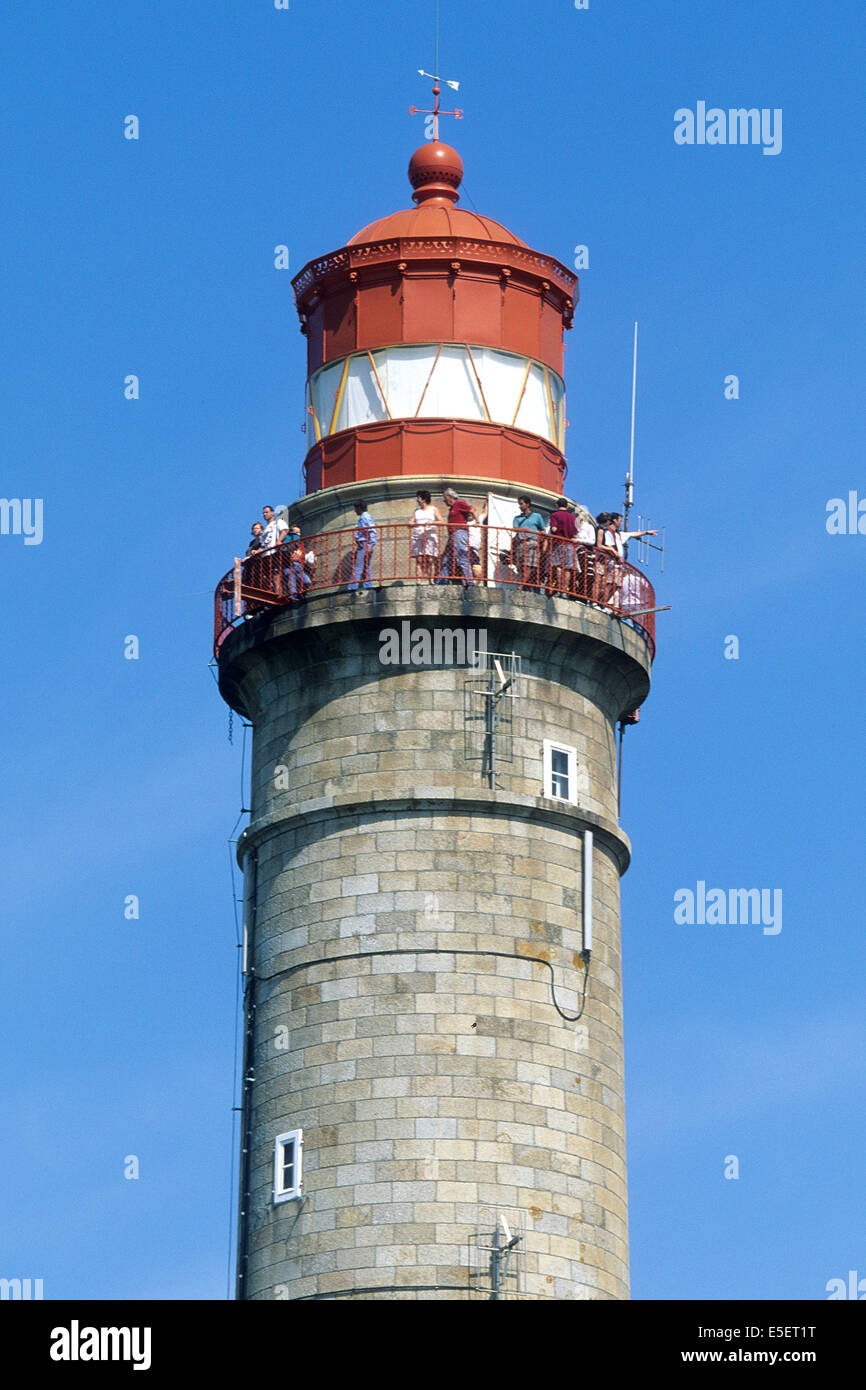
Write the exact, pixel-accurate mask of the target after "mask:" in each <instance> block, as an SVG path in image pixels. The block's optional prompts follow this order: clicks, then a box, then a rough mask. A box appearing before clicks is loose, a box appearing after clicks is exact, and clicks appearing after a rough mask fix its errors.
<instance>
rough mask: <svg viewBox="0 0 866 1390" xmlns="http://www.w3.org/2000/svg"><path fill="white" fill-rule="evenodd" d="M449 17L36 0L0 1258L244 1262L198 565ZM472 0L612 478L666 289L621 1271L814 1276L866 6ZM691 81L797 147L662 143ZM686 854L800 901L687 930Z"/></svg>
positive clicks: (504, 189)
mask: <svg viewBox="0 0 866 1390" xmlns="http://www.w3.org/2000/svg"><path fill="white" fill-rule="evenodd" d="M432 12H433V6H432V4H428V3H426V0H425V3H408V4H407V3H397V2H396V0H387V3H386V2H385V0H382V2H381V3H376V4H369V5H364V6H361V5H358V4H350V3H347V2H346V0H339V3H333V2H332V0H317V3H316V4H313V3H312V0H291V8H290V9H289V10H288V11H276V10H275V9H274V8H273V4H272V3H270V0H257V2H256V3H245V4H243V5H233V6H229V5H226V4H217V5H213V6H208V7H202V6H201V5H199V4H191V3H187V2H184V0H181V2H180V3H176V4H173V5H171V6H167V5H159V4H153V3H150V4H148V3H141V4H139V5H136V6H133V7H123V6H120V7H119V6H116V5H110V4H108V3H92V4H89V5H87V6H85V7H83V9H82V8H81V7H79V8H77V9H76V8H74V7H69V6H66V5H61V4H59V3H50V0H49V3H46V4H42V5H39V6H38V7H31V9H29V10H27V12H26V13H25V12H24V11H19V12H18V13H16V14H15V16H14V17H13V18H12V19H10V21H9V23H8V25H7V35H6V47H7V64H6V73H5V76H4V90H3V92H2V95H0V104H2V136H0V172H2V181H3V186H4V191H5V195H6V196H5V203H6V214H5V218H4V226H3V229H2V231H0V253H2V261H3V264H4V266H5V269H6V275H5V281H6V284H5V287H4V300H5V314H4V316H3V322H2V328H0V332H2V346H3V358H4V373H3V376H4V387H5V409H4V412H3V418H4V433H5V440H4V443H5V449H4V461H3V477H2V484H0V493H2V495H3V496H4V497H7V498H16V497H17V498H42V499H43V501H44V537H43V540H42V543H41V544H40V545H32V546H25V545H24V542H23V537H21V536H14V535H0V575H2V585H3V596H4V602H3V627H4V649H5V663H4V680H3V688H2V694H0V701H2V706H0V708H2V716H3V727H4V729H5V736H4V739H5V750H4V754H5V756H4V758H3V765H4V769H5V776H4V778H3V785H2V797H3V800H4V803H5V805H4V818H3V824H4V826H5V827H6V833H5V837H4V846H3V852H2V896H3V902H4V905H5V908H6V911H5V913H4V916H5V923H6V932H5V944H4V952H3V966H4V975H5V986H6V987H5V990H4V994H5V1001H4V1002H5V1008H4V1017H5V1032H6V1044H5V1047H4V1049H3V1075H2V1086H3V1093H4V1096H5V1100H6V1104H5V1106H4V1132H5V1133H4V1142H3V1145H2V1163H0V1176H2V1181H0V1194H2V1195H0V1203H2V1219H0V1229H2V1231H3V1237H2V1244H0V1249H2V1256H0V1264H2V1268H0V1274H2V1275H4V1276H6V1277H14V1276H18V1277H41V1278H43V1279H44V1281H45V1294H46V1297H49V1298H62V1297H76V1298H78V1297H81V1298H105V1297H117V1298H133V1297H142V1298H157V1297H162V1298H209V1299H219V1298H223V1297H225V1295H226V1288H227V1278H226V1270H227V1255H228V1248H229V1239H228V1220H229V1210H230V1206H231V1203H232V1177H231V1165H232V1113H231V1106H232V1103H233V1055H234V1020H235V991H236V985H235V979H236V955H237V951H236V946H235V924H234V915H233V907H232V900H231V899H232V890H231V883H230V876H229V856H228V851H227V843H226V842H227V839H228V837H229V834H230V833H231V830H232V826H233V825H234V823H235V820H236V817H237V814H238V811H239V809H240V806H241V804H242V800H241V797H242V791H241V740H240V736H239V721H237V720H236V721H235V740H234V743H233V744H230V743H229V740H228V714H227V710H226V708H225V706H224V705H223V704H222V702H221V700H220V699H219V696H218V694H217V692H216V688H215V686H214V683H213V680H212V676H211V674H210V673H209V671H208V669H207V666H208V661H209V658H210V640H211V624H212V592H213V587H214V584H215V582H216V580H217V579H218V578H219V576H220V575H221V574H222V573H223V572H224V571H225V570H226V569H227V568H228V567H229V565H230V563H231V559H232V556H233V555H234V554H235V553H236V552H237V551H238V549H239V548H241V547H242V546H243V544H244V543H245V538H246V535H247V533H248V530H249V525H250V523H251V521H252V520H253V519H254V518H255V517H256V516H257V515H258V514H259V512H260V508H261V504H262V502H263V501H270V500H273V501H276V502H281V501H288V500H291V499H292V498H293V497H294V496H296V495H297V493H298V492H299V490H300V484H299V479H300V465H301V462H302V459H303V454H304V450H305V439H304V435H303V434H302V432H301V430H302V425H303V421H304V413H303V401H304V398H303V384H304V371H305V362H304V340H303V338H302V337H301V335H300V333H299V332H298V326H297V319H296V315H295V311H294V307H293V302H292V294H291V286H290V278H291V274H294V273H296V272H297V271H298V270H300V269H301V267H302V266H303V265H304V264H305V262H306V261H307V260H309V259H311V258H312V257H314V256H317V255H319V254H322V253H324V252H327V251H330V250H333V249H336V248H337V247H338V246H341V245H343V244H344V243H345V241H346V240H347V239H348V238H349V237H350V236H351V235H352V234H353V233H354V232H355V231H356V230H357V229H358V228H359V227H361V226H363V225H365V224H366V223H367V222H369V221H370V220H372V219H373V218H375V217H378V216H382V215H384V214H386V213H388V212H389V211H392V210H394V209H395V208H397V207H402V206H405V205H406V204H407V202H408V201H409V197H408V184H407V180H406V173H405V171H406V165H407V163H408V158H409V155H410V154H411V152H412V150H413V149H414V148H415V147H416V146H417V145H418V144H420V143H421V140H422V138H423V121H422V119H421V118H419V117H416V118H414V120H413V119H412V118H410V117H409V115H408V107H409V105H410V104H412V103H414V104H416V105H424V106H426V105H427V104H428V100H427V98H428V96H429V92H428V88H427V84H426V83H424V82H422V81H421V79H420V78H418V77H417V76H416V69H417V68H420V67H424V68H427V69H428V70H430V69H431V68H432V63H433V53H432V48H433V41H432V28H433V26H432ZM441 16H442V19H441V25H442V28H441V63H440V66H441V68H442V74H443V76H446V77H454V78H457V79H459V80H460V81H461V84H462V85H461V90H460V95H459V103H460V105H461V106H462V107H463V108H464V110H465V113H466V115H465V119H464V120H463V121H462V122H460V123H459V124H458V123H455V122H453V121H444V122H443V135H444V137H445V138H446V139H450V140H453V141H454V143H455V144H456V145H457V146H458V148H459V149H460V152H461V154H462V156H463V160H464V164H465V168H466V177H465V181H464V185H463V192H464V202H465V204H466V205H467V206H469V207H476V208H477V209H478V210H480V211H482V212H484V213H486V214H487V215H489V216H492V217H495V218H497V219H499V220H501V221H503V222H504V223H506V225H507V226H509V227H510V228H512V230H513V231H515V232H516V233H517V234H518V235H519V236H521V237H523V238H524V239H525V240H527V241H528V242H530V243H531V244H532V245H533V246H535V247H537V248H538V249H539V250H542V251H546V252H549V253H552V254H553V255H555V256H557V257H558V258H559V259H560V260H562V261H564V262H565V263H566V264H570V263H571V260H572V257H573V255H574V247H575V246H576V245H578V244H586V245H587V246H588V247H589V257H590V263H589V268H588V269H586V270H584V271H582V272H581V303H580V305H579V307H578V310H577V314H576V317H575V327H574V329H573V331H572V332H571V333H570V334H569V335H568V353H567V358H566V362H567V366H566V388H567V393H568V410H567V414H568V418H569V421H570V428H569V432H568V461H569V477H568V491H569V493H570V495H572V496H574V497H575V498H577V499H578V500H580V501H582V502H585V503H586V504H587V505H588V506H589V507H590V508H591V509H592V510H593V511H598V510H601V509H602V508H606V507H613V506H615V505H618V504H619V502H620V500H621V484H622V478H623V475H624V472H625V465H626V461H627V456H628V427H629V418H628V411H629V398H630V390H631V377H630V373H631V340H632V324H633V321H634V320H635V319H637V320H639V322H640V352H641V355H640V374H639V384H638V415H637V464H636V476H637V501H638V506H639V509H640V510H642V511H643V512H644V513H645V514H646V513H648V514H649V516H650V517H651V519H652V521H653V523H654V524H659V525H661V524H664V525H665V526H666V528H667V551H666V559H665V570H664V574H663V575H661V574H659V572H658V567H657V566H651V567H650V568H649V573H650V575H651V577H652V579H653V581H654V582H655V583H656V586H657V590H658V596H659V601H660V602H662V603H666V604H671V605H672V609H671V612H670V613H665V614H662V615H660V617H659V620H658V628H659V648H658V657H657V660H656V665H655V675H654V687H653V692H652V695H651V697H650V699H649V701H648V703H647V705H646V706H645V709H644V711H643V718H642V722H641V724H640V725H639V726H638V727H637V728H635V729H630V730H629V731H628V732H627V733H626V737H625V764H624V793H623V825H624V827H625V829H626V831H627V832H628V834H629V835H630V836H631V839H632V842H633V846H634V862H633V865H632V867H631V869H630V870H629V873H628V874H627V876H626V878H625V880H624V882H623V939H624V953H625V955H624V960H625V967H624V968H625V1006H626V1060H627V1079H628V1094H627V1122H628V1134H629V1178H630V1210H631V1230H632V1277H633V1295H634V1297H636V1298H653V1297H658V1298H664V1299H688V1298H734V1297H736V1298H746V1299H777V1298H778V1299H791V1298H806V1299H821V1298H824V1297H826V1293H825V1285H826V1283H827V1281H828V1280H829V1279H831V1278H834V1277H843V1278H844V1277H846V1275H847V1271H848V1270H849V1269H857V1270H858V1271H859V1272H860V1274H861V1276H866V1245H864V1237H863V1229H864V1220H863V1218H864V1214H866V1212H864V1206H866V1199H864V1194H863V1185H862V1181H861V1180H860V1174H859V1162H858V1158H859V1154H860V1152H861V1151H862V1148H863V1145H864V1142H866V1133H864V1130H866V1120H864V1107H863V1091H864V1072H866V1020H864V1010H863V1002H862V996H863V990H862V974H863V966H864V951H863V944H862V942H863V926H864V912H863V885H864V882H866V861H864V853H863V833H862V823H863V815H862V802H863V795H862V788H863V775H864V753H863V749H864V739H863V733H862V728H861V720H860V711H859V704H860V699H859V697H860V692H861V690H862V688H863V681H864V676H866V671H864V665H866V663H864V656H863V651H864V644H863V640H862V623H863V613H864V583H863V573H864V563H866V535H838V536H831V535H828V533H827V530H826V525H825V520H826V514H827V513H826V508H827V503H828V501H829V499H830V498H833V497H847V494H848V492H849V490H851V489H854V490H858V489H859V496H861V497H864V498H866V472H864V468H863V433H864V431H863V423H864V422H863V414H864V406H863V393H862V389H861V382H862V380H863V375H864V356H866V354H864V335H863V314H862V294H861V291H860V281H861V278H862V254H863V227H864V221H866V219H864V206H863V203H864V197H863V181H862V163H863V155H862V129H863V118H864V99H863V94H862V69H863V58H864V52H863V50H864V43H863V20H862V10H861V7H860V6H859V5H856V4H854V3H848V0H836V3H834V4H833V5H831V6H829V7H827V6H818V5H815V4H808V3H803V0H793V3H792V2H791V0H788V2H787V3H784V4H783V3H781V0H772V2H771V0H750V2H749V3H748V4H745V3H734V4H730V5H727V6H724V7H707V6H694V7H686V6H683V5H682V4H679V3H675V2H674V0H660V3H656V4H653V5H647V4H637V3H634V0H632V3H626V4H623V3H613V0H590V8H589V9H588V10H586V11H576V10H575V9H574V6H573V5H572V4H571V3H569V2H568V0H537V2H536V3H534V4H532V5H526V4H517V3H515V0H504V2H503V3H498V4H495V5H493V4H473V5H466V4H463V5H458V4H457V3H456V0H442V4H441ZM698 101H706V103H707V105H708V106H718V107H721V108H724V109H727V108H730V107H740V106H745V107H753V106H754V107H759V108H764V107H767V108H772V109H775V108H780V109H781V110H782V111H783V148H782V151H781V153H779V154H778V155H777V156H769V157H768V156H765V155H763V153H762V151H761V149H760V148H759V147H754V146H747V147H744V146H736V145H735V146H697V145H695V146H680V145H677V144H676V143H675V141H674V138H673V133H674V112H675V111H676V110H677V109H678V108H681V107H691V108H692V109H695V107H696V105H697V103H698ZM130 113H132V114H136V115H137V116H138V117H139V120H140V138H139V140H137V141H127V140H125V139H124V138H123V121H124V117H126V116H127V115H128V114H130ZM280 243H285V244H286V245H288V247H289V249H290V256H291V271H290V273H288V274H287V273H286V272H281V271H277V270H275V269H274V265H273V248H274V246H275V245H277V244H280ZM129 373H135V374H136V375H138V376H139V378H140V383H141V386H140V399H139V400H137V401H128V400H126V399H124V392H123V384H124V378H125V377H126V376H127V375H128V374H129ZM731 373H734V374H736V375H737V376H738V377H739V382H740V397H739V399H738V400H726V399H725V396H724V382H725V378H726V376H728V375H729V374H731ZM129 634H134V635H136V636H137V637H138V638H139V641H140V658H139V659H138V660H137V661H128V660H125V659H124V655H123V647H124V638H125V637H126V636H127V635H129ZM729 635H735V636H737V637H738V638H739V643H740V654H739V659H737V660H726V659H725V656H724V648H725V638H726V637H727V636H729ZM699 880H703V881H705V882H706V883H707V885H708V886H718V887H723V888H726V889H728V888H732V887H744V888H749V887H761V888H770V889H781V890H782V892H783V901H784V915H783V928H782V931H781V932H780V933H779V934H778V935H774V936H771V935H765V934H763V932H762V931H761V928H760V926H700V925H694V926H688V925H678V924H675V922H674V916H673V910H674V903H673V895H674V893H675V892H676V891H677V890H678V889H680V888H692V889H694V888H695V885H696V884H697V882H698V881H699ZM130 894H135V895H137V896H138V897H139V899H140V917H139V918H138V920H126V919H125V918H124V901H125V899H126V897H127V895H130ZM127 1155H136V1156H137V1157H138V1160H139V1166H140V1177H139V1179H138V1180H137V1181H129V1180H126V1179H125V1178H124V1175H123V1174H124V1160H125V1158H126V1156H127ZM728 1155H736V1156H737V1157H738V1159H739V1164H740V1177H739V1179H737V1180H726V1179H725V1178H724V1176H723V1172H724V1166H725V1160H726V1156H728Z"/></svg>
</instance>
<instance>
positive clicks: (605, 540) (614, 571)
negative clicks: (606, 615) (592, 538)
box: [596, 512, 658, 608]
mask: <svg viewBox="0 0 866 1390" xmlns="http://www.w3.org/2000/svg"><path fill="white" fill-rule="evenodd" d="M621 525H622V512H599V514H598V516H597V517H596V526H597V528H598V530H597V533H596V545H597V547H598V549H599V551H601V553H602V555H604V556H605V557H606V558H605V559H604V560H603V562H602V565H603V579H602V597H601V598H600V600H599V601H600V602H601V603H603V604H605V605H606V606H612V607H615V608H617V607H620V606H621V600H620V590H621V588H622V582H623V572H624V571H623V566H624V564H625V547H626V544H627V542H628V541H631V540H636V539H637V537H639V536H657V535H658V531H650V530H644V531H621V530H620V529H619V528H620V526H621Z"/></svg>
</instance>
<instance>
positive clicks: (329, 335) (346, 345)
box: [323, 285, 357, 362]
mask: <svg viewBox="0 0 866 1390" xmlns="http://www.w3.org/2000/svg"><path fill="white" fill-rule="evenodd" d="M324 315H325V343H324V356H323V361H325V362H331V361H332V360H333V359H334V358H335V357H345V356H346V355H347V354H348V353H350V352H353V351H354V349H355V337H356V330H357V323H356V314H355V287H354V285H345V286H343V287H342V288H340V289H338V290H334V291H332V292H331V293H330V294H329V295H328V297H327V299H325V300H324Z"/></svg>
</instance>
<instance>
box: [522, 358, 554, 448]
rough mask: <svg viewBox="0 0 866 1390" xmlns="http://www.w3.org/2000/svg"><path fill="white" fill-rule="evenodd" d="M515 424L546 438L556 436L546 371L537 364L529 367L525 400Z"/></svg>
mask: <svg viewBox="0 0 866 1390" xmlns="http://www.w3.org/2000/svg"><path fill="white" fill-rule="evenodd" d="M514 424H515V426H516V427H517V429H519V430H529V431H530V433H531V434H540V435H542V436H543V438H545V439H553V437H554V435H553V430H552V428H551V420H550V407H549V406H548V403H547V387H546V386H545V384H544V372H543V371H542V370H541V368H540V367H537V366H535V364H533V365H532V367H530V369H529V376H528V378H527V381H526V390H525V391H524V393H523V400H522V401H521V402H520V409H519V410H518V412H517V419H516V420H515V421H514Z"/></svg>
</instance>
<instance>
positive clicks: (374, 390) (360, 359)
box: [335, 353, 388, 430]
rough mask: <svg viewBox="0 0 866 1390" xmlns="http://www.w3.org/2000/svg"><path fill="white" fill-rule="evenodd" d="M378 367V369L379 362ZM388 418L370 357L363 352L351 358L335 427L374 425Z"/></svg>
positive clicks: (339, 428) (349, 427)
mask: <svg viewBox="0 0 866 1390" xmlns="http://www.w3.org/2000/svg"><path fill="white" fill-rule="evenodd" d="M376 369H377V371H378V363H377V366H376ZM387 418H388V412H387V410H386V409H385V405H384V402H383V400H382V395H381V392H380V391H379V388H378V386H377V385H376V374H375V372H374V371H373V364H372V363H371V361H370V359H369V357H368V356H367V354H366V353H363V354H359V355H358V356H357V357H352V358H350V360H349V374H348V376H347V378H346V389H345V391H344V392H343V399H342V401H341V402H340V414H339V416H338V417H337V424H336V427H335V428H336V429H338V430H348V429H351V428H352V427H353V426H354V425H372V424H375V423H376V421H377V420H387Z"/></svg>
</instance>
